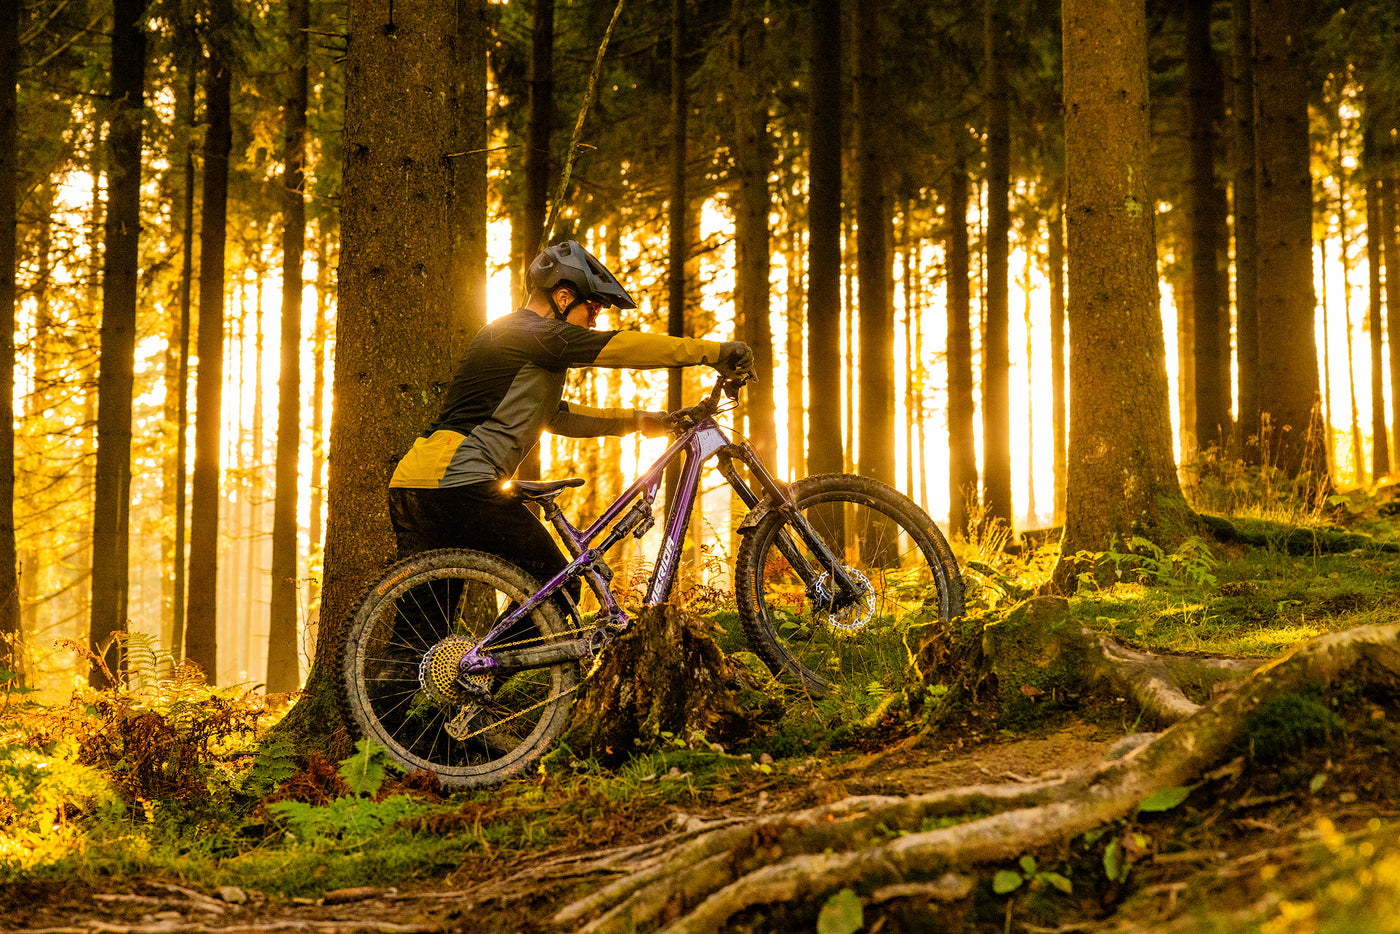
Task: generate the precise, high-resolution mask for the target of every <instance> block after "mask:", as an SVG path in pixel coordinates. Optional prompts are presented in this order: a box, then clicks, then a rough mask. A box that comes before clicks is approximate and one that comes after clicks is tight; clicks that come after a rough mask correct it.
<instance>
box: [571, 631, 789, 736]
mask: <svg viewBox="0 0 1400 934" xmlns="http://www.w3.org/2000/svg"><path fill="white" fill-rule="evenodd" d="M779 715H781V709H780V708H779V707H778V706H777V705H775V704H774V703H773V702H772V701H771V699H770V698H769V697H768V695H767V694H766V693H765V692H764V691H763V690H762V684H761V683H760V682H759V681H758V679H757V678H755V677H754V676H753V675H751V674H750V673H749V672H748V670H747V669H745V668H744V667H743V666H742V665H738V664H735V663H734V662H732V661H731V660H730V659H729V658H727V657H726V656H725V655H724V653H723V651H721V650H720V647H719V646H718V645H717V644H716V643H715V640H714V636H713V634H712V631H711V624H710V623H709V622H708V621H706V620H704V619H702V618H700V617H698V616H695V615H692V614H690V613H687V612H686V611H684V610H682V609H678V608H676V607H673V606H669V605H667V606H660V607H648V608H646V609H645V610H643V611H642V612H641V613H640V614H638V615H637V617H636V618H635V619H634V620H633V621H632V625H631V627H629V628H628V629H627V631H626V632H624V633H622V635H621V636H619V637H618V638H617V640H616V641H615V642H613V644H612V645H610V646H609V647H608V650H607V651H606V652H605V653H604V655H603V658H602V661H601V662H600V664H599V667H598V670H597V671H596V672H594V673H593V674H592V676H590V677H589V678H588V680H587V681H585V682H584V684H583V688H582V689H581V690H580V691H579V695H578V699H577V701H576V703H575V705H574V713H573V718H572V721H571V725H570V727H569V732H568V733H567V734H566V735H565V737H564V739H563V744H564V745H567V746H568V747H569V748H570V749H572V750H573V751H574V752H575V753H578V754H580V755H583V756H596V757H597V758H598V759H599V760H600V761H604V762H616V761H619V760H621V759H622V758H624V757H625V756H626V755H628V754H629V753H632V752H635V751H636V750H638V749H654V748H657V747H658V746H662V745H664V741H663V737H665V736H679V737H682V738H685V737H689V736H690V735H691V734H692V733H694V732H699V733H703V734H704V735H705V736H706V737H707V738H708V739H709V740H710V741H711V742H717V743H722V744H726V745H727V744H730V743H733V742H736V741H738V740H741V739H745V738H748V737H749V736H751V735H752V733H753V732H754V730H755V728H756V727H757V724H758V723H759V721H760V720H762V719H764V718H765V717H766V718H776V717H777V716H779Z"/></svg>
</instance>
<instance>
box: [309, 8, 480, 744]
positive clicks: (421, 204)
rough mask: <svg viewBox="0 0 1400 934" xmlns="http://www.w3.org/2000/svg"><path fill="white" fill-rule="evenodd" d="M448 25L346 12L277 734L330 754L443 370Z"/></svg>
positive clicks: (452, 14) (447, 332) (405, 14)
mask: <svg viewBox="0 0 1400 934" xmlns="http://www.w3.org/2000/svg"><path fill="white" fill-rule="evenodd" d="M456 17H457V14H456V11H455V10H454V9H453V7H451V6H450V5H447V6H443V5H433V4H427V5H416V6H415V5H397V6H394V7H392V8H386V7H384V6H383V5H381V4H378V3H374V2H371V0H352V2H351V4H350V8H349V22H348V30H349V52H348V56H347V58H346V113H345V174H344V182H343V191H344V195H343V199H342V210H341V238H342V247H341V264H340V301H339V308H338V318H337V328H336V355H335V389H334V400H335V403H334V404H335V408H334V411H333V413H332V419H331V438H330V457H329V464H330V478H329V491H328V492H329V505H330V513H329V517H328V519H327V527H326V551H325V584H324V589H323V591H322V610H321V618H320V625H319V631H318V633H317V645H316V659H315V663H314V665H313V668H312V672H311V675H310V677H309V678H308V682H307V686H306V688H305V694H304V696H303V698H302V699H301V700H300V701H299V702H298V703H297V706H296V707H295V708H294V709H293V710H292V711H291V713H289V714H288V716H287V717H286V718H285V719H284V720H283V722H282V727H281V728H282V729H283V730H284V731H285V732H286V733H288V734H290V735H291V736H292V737H294V738H296V739H297V741H299V742H303V743H305V744H307V745H309V746H311V747H313V748H314V747H317V746H319V747H321V748H330V749H331V750H332V752H333V753H335V752H340V751H341V750H343V749H344V748H345V745H344V732H343V720H342V719H341V716H340V713H339V711H338V710H337V709H336V705H335V684H336V682H337V681H338V680H339V679H340V677H341V672H340V670H339V667H338V664H337V662H338V660H339V654H340V647H341V643H342V640H343V636H344V626H345V622H346V620H347V619H348V618H349V617H350V615H351V613H353V611H354V607H355V604H356V601H358V599H359V598H360V596H361V594H363V592H364V590H365V588H366V587H367V586H368V585H369V583H370V582H371V581H372V580H374V578H375V577H376V576H378V575H379V574H380V573H381V572H382V571H383V569H384V567H385V566H386V565H387V564H388V563H389V562H390V560H392V558H393V555H394V538H393V534H392V531H391V527H390V524H389V519H388V508H387V497H386V495H385V488H386V487H387V486H388V483H389V478H390V476H391V475H392V473H393V470H394V465H395V463H396V462H397V460H398V458H399V456H400V455H401V454H402V453H403V451H405V450H406V449H407V448H408V446H409V444H410V442H411V441H412V439H413V437H414V436H415V435H417V434H418V432H419V431H420V430H421V429H422V428H423V426H424V425H425V424H427V422H428V421H429V419H430V418H431V417H432V414H433V412H434V411H436V409H437V407H438V404H439V399H440V397H441V393H442V388H443V386H444V385H445V384H446V382H447V381H448V379H449V378H450V375H451V366H450V360H449V357H448V346H447V345H448V342H449V341H450V339H451V333H452V332H451V327H452V321H453V316H454V309H453V304H454V296H452V295H450V294H448V291H447V290H445V289H443V288H441V283H443V282H445V281H450V278H451V263H452V261H453V250H452V236H451V232H452V229H453V227H452V221H451V219H450V218H449V217H448V213H449V211H450V210H451V209H453V205H454V193H453V191H452V185H453V180H454V178H455V174H454V172H453V169H452V166H451V158H450V156H451V154H452V153H455V152H459V151H460V150H458V149H457V146H458V144H459V140H458V136H457V129H456V126H457V124H456V118H455V115H454V114H452V113H451V112H450V106H451V100H452V98H451V95H447V94H442V93H440V91H439V89H440V88H441V86H442V85H443V84H444V83H450V82H451V80H452V77H453V76H454V75H457V74H458V73H459V71H458V69H459V68H460V67H462V63H460V62H457V61H454V55H455V54H456V52H455V51H454V49H455V47H454V46H453V44H451V43H449V42H444V41H443V37H444V36H452V35H455V34H456V30H457V18H456ZM472 119H473V120H475V119H476V117H475V116H473V117H472ZM457 207H458V209H460V203H458V204H457ZM406 334H411V335H420V336H421V337H422V339H419V340H404V339H403V335H406Z"/></svg>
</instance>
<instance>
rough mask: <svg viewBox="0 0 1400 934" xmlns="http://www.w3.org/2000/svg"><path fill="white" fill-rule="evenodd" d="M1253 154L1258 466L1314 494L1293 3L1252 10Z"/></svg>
mask: <svg viewBox="0 0 1400 934" xmlns="http://www.w3.org/2000/svg"><path fill="white" fill-rule="evenodd" d="M1253 4H1254V5H1253V7H1252V18H1253V22H1254V34H1255V44H1256V50H1257V56H1256V59H1255V69H1254V77H1255V95H1254V98H1255V103H1256V105H1257V107H1258V120H1259V123H1258V136H1257V145H1258V153H1259V161H1258V169H1259V177H1258V198H1259V222H1258V240H1259V269H1260V271H1261V275H1260V276H1259V280H1258V282H1259V286H1258V303H1259V396H1260V400H1259V408H1260V410H1261V411H1262V412H1263V413H1264V414H1265V415H1267V417H1268V419H1269V429H1268V432H1267V438H1266V442H1267V446H1266V447H1265V449H1264V450H1265V453H1266V461H1267V462H1270V463H1273V464H1276V465H1277V466H1278V467H1279V468H1281V469H1282V470H1283V471H1284V473H1285V474H1286V475H1287V476H1290V477H1295V478H1298V479H1299V480H1300V481H1302V482H1305V483H1306V484H1307V486H1308V488H1309V490H1310V491H1312V492H1315V491H1317V490H1319V489H1321V488H1322V487H1324V486H1326V485H1327V484H1328V483H1329V482H1330V480H1329V478H1328V474H1327V462H1326V457H1325V450H1324V447H1323V445H1322V444H1320V443H1319V437H1318V435H1317V434H1316V433H1315V431H1314V429H1315V428H1316V427H1318V421H1317V413H1318V401H1319V400H1318V363H1317V345H1316V342H1315V338H1314V336H1313V333H1314V332H1313V323H1314V311H1315V307H1316V300H1315V297H1314V293H1313V263H1312V177H1311V175H1310V174H1309V165H1308V77H1307V58H1306V55H1307V53H1306V50H1305V49H1304V47H1303V43H1301V42H1300V41H1299V37H1300V36H1302V35H1304V34H1305V33H1306V30H1305V28H1304V22H1305V19H1306V4H1305V3H1304V2H1303V0H1253Z"/></svg>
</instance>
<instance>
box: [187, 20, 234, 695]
mask: <svg viewBox="0 0 1400 934" xmlns="http://www.w3.org/2000/svg"><path fill="white" fill-rule="evenodd" d="M214 11H215V12H214V21H213V22H214V23H215V24H216V26H215V28H218V27H219V26H223V25H224V24H227V23H228V22H229V20H230V19H231V17H232V6H231V3H230V0H220V2H218V3H216V4H215V6H214ZM223 56H224V53H223V52H222V51H220V46H219V44H218V43H211V44H210V47H209V58H208V62H207V65H206V70H205V100H206V105H205V106H206V108H207V110H208V124H209V125H208V129H207V130H206V131H205V136H204V192H203V200H202V201H201V203H200V248H199V336H198V338H197V339H196V342H195V354H196V356H197V357H198V359H199V370H198V373H197V376H196V378H195V432H194V474H193V476H192V477H191V482H190V563H189V567H190V582H189V597H188V609H187V610H186V614H185V619H186V625H187V630H186V633H185V657H186V658H187V659H189V660H190V661H192V662H194V663H195V664H197V665H199V667H200V668H201V669H203V671H204V674H205V677H206V678H208V679H209V681H210V682H211V683H212V682H213V681H215V680H216V679H217V677H218V628H217V626H218V593H219V591H218V579H219V503H220V500H221V499H222V495H221V492H220V469H219V454H220V447H221V443H220V435H221V434H222V424H221V423H222V421H223V385H224V249H225V246H226V243H227V231H226V229H225V228H226V224H227V219H228V170H229V153H230V152H231V151H232V148H233V129H232V115H231V109H230V94H231V90H232V82H233V75H232V66H231V65H230V63H228V62H227V61H225V60H224V58H223Z"/></svg>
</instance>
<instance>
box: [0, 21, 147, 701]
mask: <svg viewBox="0 0 1400 934" xmlns="http://www.w3.org/2000/svg"><path fill="white" fill-rule="evenodd" d="M144 14H145V0H117V3H116V7H115V9H114V12H113V29H112V94H111V108H112V109H111V123H110V129H109V130H108V143H109V146H110V152H111V158H110V160H109V162H108V165H107V172H108V186H107V225H106V234H105V239H106V246H105V249H104V254H103V268H102V330H101V346H102V358H101V363H100V365H99V371H98V376H97V472H96V490H95V502H94V507H93V528H92V548H93V556H92V620H91V626H90V629H89V637H90V639H91V643H92V647H93V649H94V650H95V651H101V650H103V648H104V646H107V643H108V642H109V641H110V640H111V637H112V635H113V634H114V633H117V632H120V631H122V630H124V629H125V628H126V622H127V620H126V612H127V606H126V604H127V565H128V541H127V537H128V531H129V525H130V508H131V502H130V489H131V404H132V391H133V384H134V381H135V370H136V290H137V270H138V269H139V268H140V258H139V255H138V239H139V232H140V229H141V120H142V108H143V100H142V97H143V93H144V88H145V81H146V33H145V30H144V28H143V25H144ZM11 450H13V446H12V447H11ZM102 657H103V659H104V661H105V664H106V666H107V669H108V671H107V674H111V675H113V676H115V675H116V674H117V671H118V670H119V668H120V663H119V658H120V652H119V650H118V647H117V646H116V645H111V646H110V647H109V648H107V649H106V651H105V652H103V655H102ZM90 681H91V683H92V684H93V685H94V686H100V685H102V684H104V683H105V682H106V677H105V675H104V673H103V672H101V671H99V670H94V671H93V672H92V673H91V675H90Z"/></svg>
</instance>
